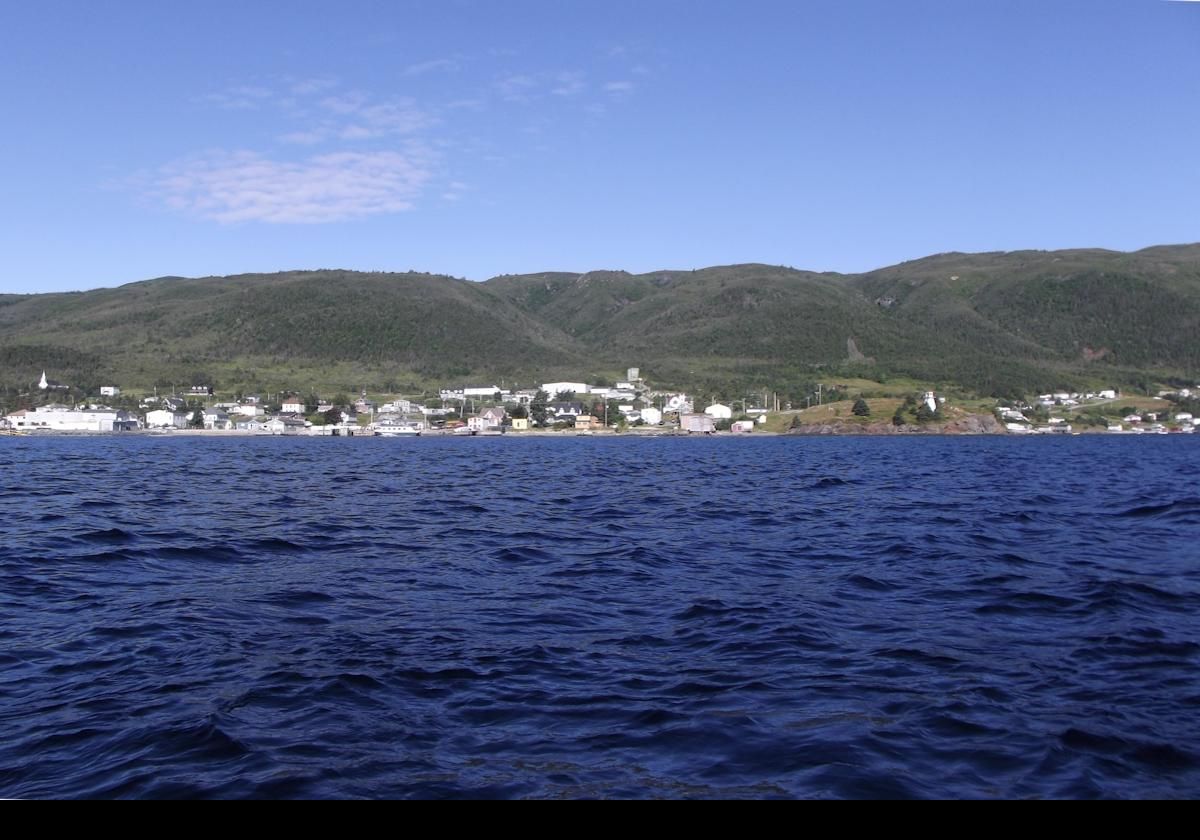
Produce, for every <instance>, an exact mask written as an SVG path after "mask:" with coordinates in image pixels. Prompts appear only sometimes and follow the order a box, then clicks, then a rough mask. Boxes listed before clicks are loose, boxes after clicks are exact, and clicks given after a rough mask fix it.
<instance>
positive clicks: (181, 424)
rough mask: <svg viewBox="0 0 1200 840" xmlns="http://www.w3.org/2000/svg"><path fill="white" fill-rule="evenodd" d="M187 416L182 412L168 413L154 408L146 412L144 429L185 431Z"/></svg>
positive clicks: (162, 409)
mask: <svg viewBox="0 0 1200 840" xmlns="http://www.w3.org/2000/svg"><path fill="white" fill-rule="evenodd" d="M187 424H188V418H187V415H186V414H184V413H183V412H182V411H170V410H168V409H165V408H156V409H155V410H154V411H147V412H146V428H148V429H186V428H187Z"/></svg>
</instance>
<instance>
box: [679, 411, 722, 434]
mask: <svg viewBox="0 0 1200 840" xmlns="http://www.w3.org/2000/svg"><path fill="white" fill-rule="evenodd" d="M679 428H680V429H682V430H683V431H685V432H687V433H688V434H692V433H702V434H709V433H711V432H715V431H716V430H717V427H716V425H715V424H714V423H713V419H712V417H710V416H708V415H707V414H681V415H679Z"/></svg>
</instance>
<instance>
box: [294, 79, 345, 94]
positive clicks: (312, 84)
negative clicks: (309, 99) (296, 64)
mask: <svg viewBox="0 0 1200 840" xmlns="http://www.w3.org/2000/svg"><path fill="white" fill-rule="evenodd" d="M337 86H338V83H337V81H336V80H335V79H326V78H317V79H299V80H297V81H294V82H292V86H291V88H290V90H291V92H292V93H293V94H294V95H296V96H315V95H316V94H318V93H324V92H325V91H327V90H333V89H334V88H335V87H337Z"/></svg>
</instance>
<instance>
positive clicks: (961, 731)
mask: <svg viewBox="0 0 1200 840" xmlns="http://www.w3.org/2000/svg"><path fill="white" fill-rule="evenodd" d="M1198 476H1200V440H1197V439H1195V438H1189V437H1163V438H1155V439H1146V438H1134V439H1131V438H1115V437H1107V438H1105V437H1091V438H1088V437H1081V438H1066V439H1053V440H1051V439H1033V440H1030V439H1004V438H997V439H993V438H939V439H929V438H922V439H915V440H914V439H882V438H880V439H861V438H860V439H814V438H799V439H796V438H770V439H749V440H746V439H742V440H733V439H706V440H694V439H661V440H646V439H638V440H631V439H616V440H611V439H602V438H579V437H571V438H566V439H514V438H511V437H508V438H503V439H495V438H489V439H461V438H459V439H421V440H383V439H372V440H344V439H329V440H321V439H305V440H297V439H279V438H276V439H238V440H230V439H222V440H203V439H197V438H186V439H164V438H149V437H133V436H130V437H112V438H44V439H36V438H7V439H2V438H0V503H2V507H0V510H2V516H3V527H2V534H3V545H2V546H0V796H6V797H89V796H90V797H190V796H206V797H335V796H336V797H355V796H367V797H597V796H600V797H733V796H736V797H787V796H802V797H891V796H898V797H1026V796H1028V797H1159V796H1170V797H1194V796H1197V795H1200V574H1198V569H1200V485H1198V483H1197V477H1198Z"/></svg>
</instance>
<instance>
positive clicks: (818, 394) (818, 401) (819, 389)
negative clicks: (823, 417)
mask: <svg viewBox="0 0 1200 840" xmlns="http://www.w3.org/2000/svg"><path fill="white" fill-rule="evenodd" d="M821 384H822V383H820V382H818V383H817V405H821Z"/></svg>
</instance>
